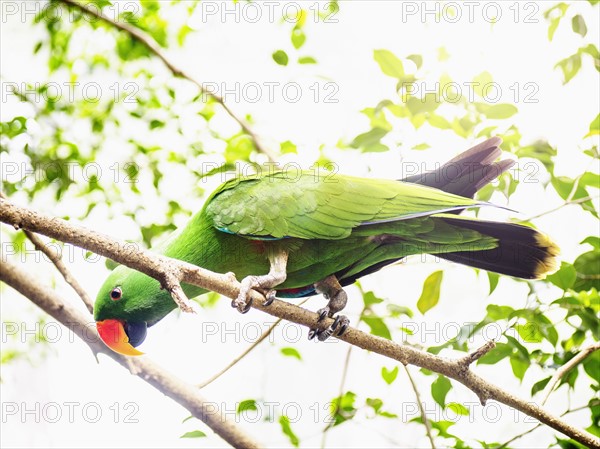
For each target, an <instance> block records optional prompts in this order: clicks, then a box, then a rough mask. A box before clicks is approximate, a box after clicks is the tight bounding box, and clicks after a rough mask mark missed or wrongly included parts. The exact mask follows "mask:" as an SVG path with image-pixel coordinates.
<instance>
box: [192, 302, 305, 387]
mask: <svg viewBox="0 0 600 449" xmlns="http://www.w3.org/2000/svg"><path fill="white" fill-rule="evenodd" d="M308 300H309V298H306V299H304V300H302V301H301V302H299V303H298V305H299V306H301V305H302V304H304V303H305V302H306V301H308ZM279 323H281V318H278V319H277V321H275V322H274V323H273V324H271V325H270V326H269V328H268V329H267V330H266V331H264V332H263V333H262V335H261V336H260V337H258V340H256V341H255V342H254V343H252V344H251V345H250V346H248V348H246V349H245V350H244V352H242V353H241V354H240V355H239V356H237V357H236V358H235V359H233V360H232V361H231V362H230V363H229V364H228V365H227V366H226V367H225V368H223V369H222V370H220V371H219V372H218V373H216V374H214V375H212V376H211V377H209V378H208V379H207V380H205V381H204V382H201V383H199V384H198V388H204V387H206V386H207V385H208V384H211V383H213V382H214V381H215V380H217V379H218V378H219V377H221V376H222V375H223V374H225V373H226V372H227V371H229V370H230V369H231V368H233V367H234V366H235V365H237V364H238V363H239V361H240V360H242V359H243V358H244V357H246V356H247V355H248V354H250V352H251V351H252V350H253V349H254V348H256V347H257V346H258V345H259V344H261V343H262V342H263V341H265V339H266V338H267V337H268V336H269V335H271V333H272V332H273V330H275V328H276V327H277V325H278V324H279Z"/></svg>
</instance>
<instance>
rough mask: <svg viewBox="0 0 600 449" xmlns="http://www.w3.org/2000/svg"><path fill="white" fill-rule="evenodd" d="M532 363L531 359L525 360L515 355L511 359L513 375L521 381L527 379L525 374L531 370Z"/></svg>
mask: <svg viewBox="0 0 600 449" xmlns="http://www.w3.org/2000/svg"><path fill="white" fill-rule="evenodd" d="M530 363H531V362H530V361H529V359H524V358H523V357H521V356H520V355H514V356H512V357H511V358H510V367H511V368H512V371H513V374H514V375H515V377H516V378H517V379H519V380H520V381H523V377H525V372H526V371H527V369H528V368H529V365H530Z"/></svg>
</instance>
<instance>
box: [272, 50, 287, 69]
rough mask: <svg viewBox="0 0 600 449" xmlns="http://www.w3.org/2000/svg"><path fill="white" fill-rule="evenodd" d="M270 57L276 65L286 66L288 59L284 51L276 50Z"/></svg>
mask: <svg viewBox="0 0 600 449" xmlns="http://www.w3.org/2000/svg"><path fill="white" fill-rule="evenodd" d="M272 56H273V61H275V62H276V63H277V64H279V65H283V66H286V65H288V62H289V58H288V55H287V53H286V52H285V51H283V50H277V51H276V52H275V53H273V55H272Z"/></svg>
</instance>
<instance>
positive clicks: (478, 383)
mask: <svg viewBox="0 0 600 449" xmlns="http://www.w3.org/2000/svg"><path fill="white" fill-rule="evenodd" d="M0 221H2V222H4V223H7V224H9V225H11V226H13V227H15V228H25V229H28V230H30V231H33V232H37V233H40V234H44V235H46V236H48V237H51V238H55V239H57V240H61V241H63V242H65V243H71V244H73V245H77V246H80V247H82V248H85V249H87V250H89V251H93V252H95V253H97V254H99V255H101V256H105V257H109V258H111V259H113V260H114V261H116V262H119V263H121V264H123V265H126V266H128V267H130V268H133V269H135V270H138V271H140V272H142V273H144V274H146V275H148V276H151V277H153V278H155V279H157V280H159V281H160V282H163V281H164V279H165V277H166V276H169V275H171V274H173V273H174V272H176V273H177V274H178V276H179V282H184V283H186V284H190V285H195V286H198V287H200V288H203V289H205V290H212V291H215V292H217V293H220V294H221V295H224V296H227V297H228V298H232V299H234V298H237V296H238V295H239V292H240V287H241V285H240V283H239V282H237V281H234V280H233V279H232V277H231V276H227V275H224V274H218V273H214V272H211V271H209V270H206V269H204V268H200V267H198V266H196V265H192V264H190V263H186V262H183V261H181V260H177V259H171V258H168V257H166V256H162V255H157V254H154V253H152V252H150V251H148V250H144V249H134V248H131V246H127V245H126V244H125V242H120V241H117V240H114V239H112V238H110V237H108V236H106V235H103V234H100V233H97V232H94V231H91V230H89V229H86V228H84V227H82V226H77V225H74V224H71V223H69V222H67V221H65V220H62V219H60V218H57V217H51V216H47V215H44V214H41V213H39V212H35V211H33V210H31V209H28V208H26V207H23V206H17V205H15V204H12V203H10V202H9V201H6V200H4V199H0ZM248 296H249V299H252V303H251V304H252V307H253V308H254V309H258V310H260V311H263V312H265V313H268V314H269V315H272V316H275V317H277V318H282V319H284V320H287V321H291V322H294V323H297V324H301V325H303V326H307V327H310V328H313V327H314V326H315V323H317V320H318V318H319V315H318V314H317V313H315V312H311V311H308V310H306V309H303V308H301V307H298V306H296V305H294V304H291V303H288V302H285V301H281V300H277V299H276V300H274V301H273V302H272V303H271V305H269V306H265V305H264V303H265V302H266V299H265V297H264V296H263V295H262V294H260V293H259V292H257V291H255V290H251V291H250V292H249V294H248ZM323 324H326V325H327V324H328V325H331V324H333V320H332V319H330V318H325V323H323ZM337 338H338V339H339V340H342V341H345V342H347V343H349V344H351V345H354V346H357V347H359V348H362V349H365V350H368V351H371V352H375V353H377V354H380V355H383V356H385V357H388V358H390V359H393V360H397V361H399V362H401V363H403V364H412V365H416V366H419V367H421V368H425V369H428V370H430V371H434V372H436V373H438V374H442V375H444V376H446V377H448V378H451V379H454V380H457V381H458V382H460V383H462V384H463V385H465V386H466V387H467V388H469V389H470V390H471V391H473V392H474V393H475V394H476V395H477V396H478V397H479V400H480V401H481V403H482V404H485V402H486V401H487V400H489V399H493V400H496V401H498V402H501V403H503V404H505V405H507V406H509V407H512V408H514V409H517V410H519V411H520V412H522V413H525V414H526V415H529V416H531V417H533V418H536V419H537V420H538V421H540V422H542V423H544V424H546V425H548V426H549V427H552V428H553V429H555V430H557V431H559V432H561V433H563V434H565V435H567V436H569V437H570V438H572V439H574V440H575V441H577V442H579V443H581V444H584V445H586V446H590V447H598V448H600V439H599V438H597V437H596V436H594V435H592V434H590V433H589V432H586V431H585V430H583V429H579V428H577V427H574V426H572V425H570V424H569V423H567V422H566V421H564V420H563V419H561V418H559V417H557V416H555V415H553V414H551V413H550V412H548V411H547V410H545V409H544V408H542V407H540V406H538V405H537V404H533V403H531V402H529V401H526V400H524V399H521V398H519V397H517V396H515V395H514V394H512V393H510V392H509V391H507V390H505V389H502V388H500V387H498V386H497V385H494V384H492V383H491V382H489V381H487V380H485V379H484V378H482V377H480V376H478V375H477V374H475V373H474V372H473V371H472V370H471V369H470V366H469V365H470V363H471V362H472V361H473V360H475V359H476V358H477V356H478V355H479V354H483V353H484V352H485V351H486V350H487V351H489V350H490V349H491V344H490V343H488V344H486V345H484V346H483V348H482V349H481V350H477V351H475V352H474V353H473V354H471V355H469V356H466V357H463V358H460V359H454V360H453V359H448V358H445V357H440V356H438V355H435V354H431V353H428V352H425V351H420V350H417V349H414V348H412V347H410V346H406V345H401V344H398V343H396V342H393V341H391V340H387V339H385V338H381V337H377V336H375V335H372V334H368V333H365V332H362V331H360V330H358V329H356V328H352V327H348V329H347V330H346V332H345V333H344V334H343V335H341V336H339V337H337Z"/></svg>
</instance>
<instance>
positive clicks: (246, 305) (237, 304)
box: [231, 296, 254, 313]
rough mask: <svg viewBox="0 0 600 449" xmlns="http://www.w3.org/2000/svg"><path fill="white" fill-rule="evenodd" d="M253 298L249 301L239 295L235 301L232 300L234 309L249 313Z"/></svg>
mask: <svg viewBox="0 0 600 449" xmlns="http://www.w3.org/2000/svg"><path fill="white" fill-rule="evenodd" d="M252 301H254V300H253V299H252V298H250V299H249V300H248V302H246V301H244V300H243V299H242V298H241V297H239V296H238V297H237V298H236V299H234V300H233V301H231V307H233V308H234V309H238V310H239V312H240V313H248V310H250V308H251V307H252Z"/></svg>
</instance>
